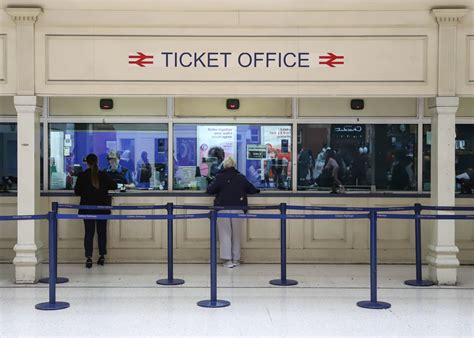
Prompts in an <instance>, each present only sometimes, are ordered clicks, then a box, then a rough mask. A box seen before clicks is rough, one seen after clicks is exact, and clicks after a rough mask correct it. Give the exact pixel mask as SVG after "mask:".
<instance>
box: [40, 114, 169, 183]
mask: <svg viewBox="0 0 474 338" xmlns="http://www.w3.org/2000/svg"><path fill="white" fill-rule="evenodd" d="M90 153H94V154H96V155H97V157H98V158H99V169H100V170H106V171H107V172H109V174H110V175H111V176H112V178H113V179H114V180H115V181H116V182H117V183H118V185H119V187H120V188H122V189H127V188H128V189H160V190H163V189H167V182H168V181H167V176H168V168H167V164H168V126H167V124H154V123H150V124H120V123H114V124H110V123H101V124H99V123H97V124H95V123H53V124H50V126H49V175H50V176H49V177H50V181H49V187H50V189H52V190H57V189H72V188H73V187H74V185H75V181H76V179H77V175H78V174H79V173H80V172H82V171H84V170H85V169H86V168H87V166H86V164H85V163H84V158H85V157H86V156H87V155H88V154H90Z"/></svg>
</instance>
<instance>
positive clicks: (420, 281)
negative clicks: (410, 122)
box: [405, 203, 434, 286]
mask: <svg viewBox="0 0 474 338" xmlns="http://www.w3.org/2000/svg"><path fill="white" fill-rule="evenodd" d="M421 210H422V206H421V204H420V203H416V204H415V255H416V279H409V280H406V281H405V284H406V285H411V286H432V285H434V283H433V282H432V281H430V280H423V277H422V265H421V219H420V217H419V216H420V214H421Z"/></svg>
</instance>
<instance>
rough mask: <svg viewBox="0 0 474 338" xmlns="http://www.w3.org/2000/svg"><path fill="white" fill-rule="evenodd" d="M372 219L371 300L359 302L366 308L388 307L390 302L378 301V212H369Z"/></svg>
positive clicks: (360, 305)
mask: <svg viewBox="0 0 474 338" xmlns="http://www.w3.org/2000/svg"><path fill="white" fill-rule="evenodd" d="M369 219H370V300H364V301H360V302H357V306H359V307H362V308H366V309H388V308H390V306H391V305H390V304H389V303H385V302H379V301H377V212H376V211H370V212H369Z"/></svg>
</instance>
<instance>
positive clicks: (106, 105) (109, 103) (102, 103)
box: [100, 99, 114, 109]
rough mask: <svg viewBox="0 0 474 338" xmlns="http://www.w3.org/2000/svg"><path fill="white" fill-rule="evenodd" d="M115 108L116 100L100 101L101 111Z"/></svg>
mask: <svg viewBox="0 0 474 338" xmlns="http://www.w3.org/2000/svg"><path fill="white" fill-rule="evenodd" d="M113 107H114V100H112V99H100V109H112V108H113Z"/></svg>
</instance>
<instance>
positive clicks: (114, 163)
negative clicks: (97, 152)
mask: <svg viewBox="0 0 474 338" xmlns="http://www.w3.org/2000/svg"><path fill="white" fill-rule="evenodd" d="M107 161H108V162H109V167H108V168H107V173H108V174H109V175H110V177H111V178H112V180H113V181H114V182H115V183H116V184H117V186H118V187H119V188H121V189H125V188H129V189H130V188H134V187H135V184H133V179H132V175H131V174H130V171H129V170H128V169H127V168H125V167H122V166H121V165H120V164H119V157H118V156H117V153H116V152H115V151H113V150H112V151H110V152H109V153H108V155H107Z"/></svg>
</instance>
